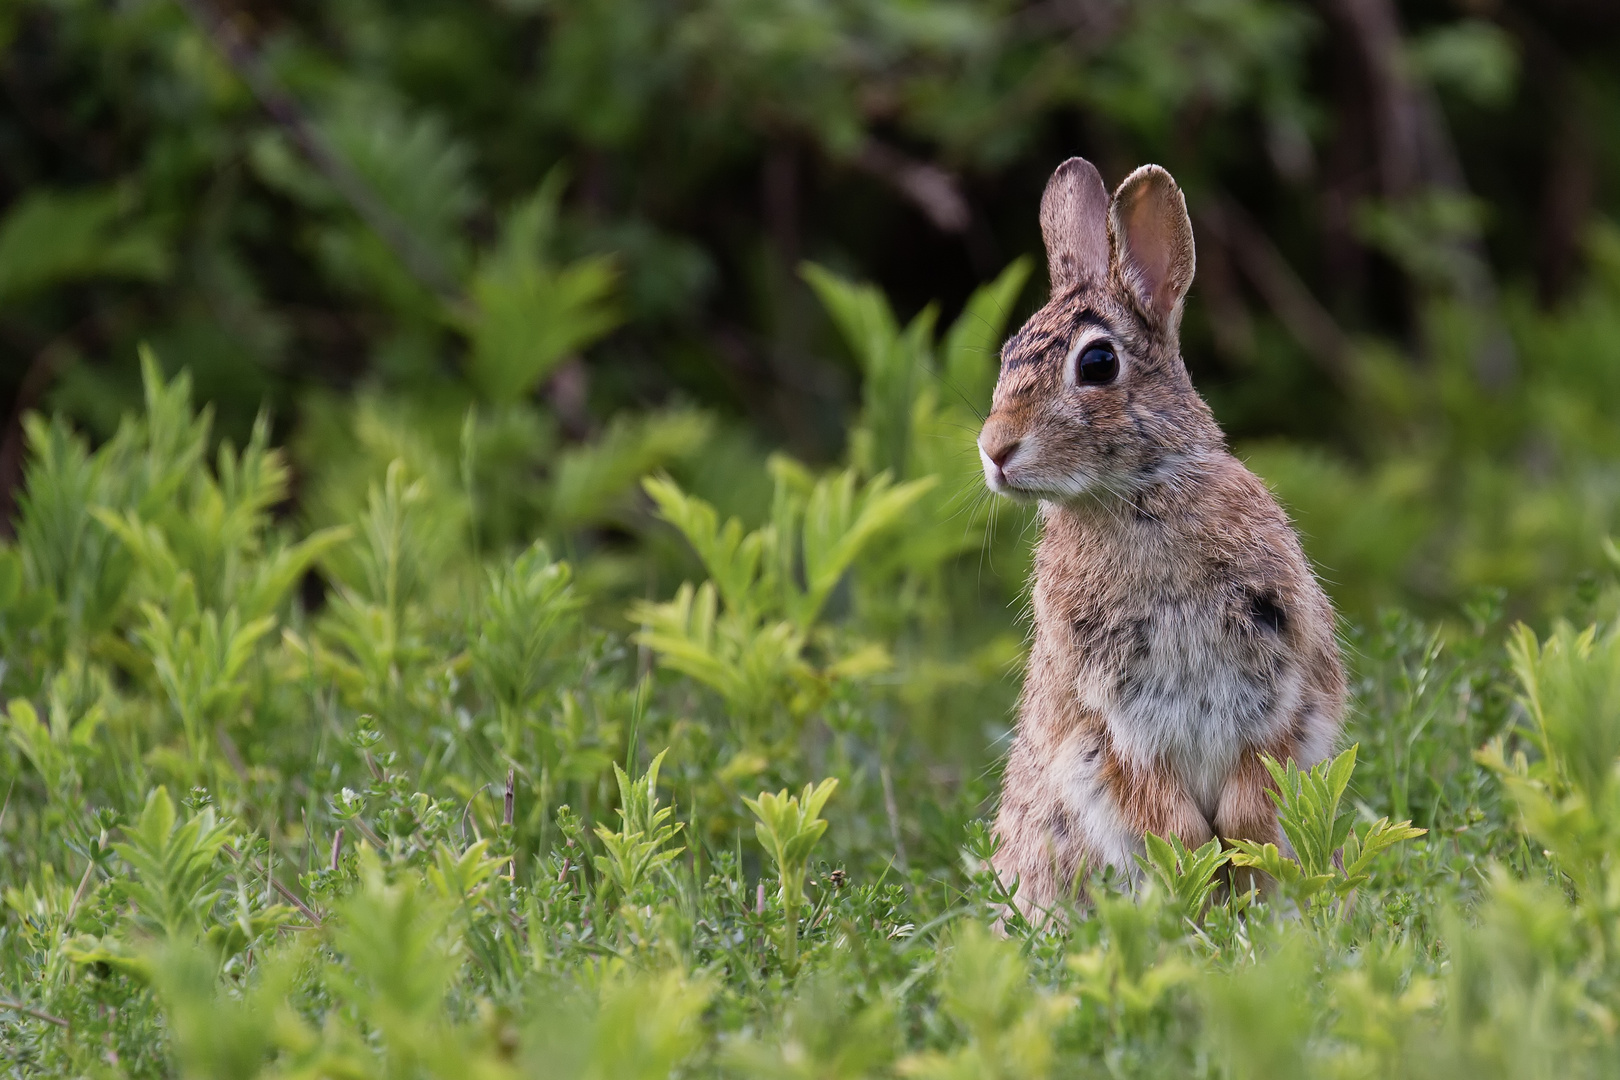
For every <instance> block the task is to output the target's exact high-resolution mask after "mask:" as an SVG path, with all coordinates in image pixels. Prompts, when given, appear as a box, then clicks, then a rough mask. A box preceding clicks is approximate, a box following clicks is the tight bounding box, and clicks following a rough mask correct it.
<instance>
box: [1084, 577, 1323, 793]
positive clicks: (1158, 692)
mask: <svg viewBox="0 0 1620 1080" xmlns="http://www.w3.org/2000/svg"><path fill="white" fill-rule="evenodd" d="M1241 631H1247V632H1246V633H1244V632H1241ZM1075 689H1076V692H1077V693H1078V694H1079V697H1080V701H1081V703H1082V704H1083V705H1085V706H1088V707H1089V708H1091V709H1093V710H1095V711H1096V712H1097V713H1098V714H1100V715H1101V716H1102V717H1103V718H1104V721H1105V722H1106V724H1107V725H1108V732H1109V737H1110V739H1111V740H1112V743H1113V746H1114V749H1115V752H1117V753H1119V754H1120V755H1121V756H1122V757H1124V758H1125V759H1126V760H1128V761H1131V762H1132V763H1134V764H1138V765H1141V766H1143V767H1149V766H1152V765H1156V764H1162V765H1164V766H1168V767H1169V769H1170V770H1171V772H1172V773H1173V774H1174V775H1176V776H1177V778H1178V779H1179V780H1180V781H1181V783H1182V785H1183V786H1184V787H1185V788H1186V790H1187V792H1188V793H1189V794H1190V795H1191V796H1192V798H1193V801H1194V802H1195V803H1197V805H1198V807H1199V808H1200V809H1201V810H1202V811H1203V812H1204V813H1205V815H1206V816H1211V817H1212V816H1213V815H1214V813H1215V809H1216V806H1217V804H1218V802H1219V799H1220V793H1221V789H1222V788H1223V787H1224V786H1225V783H1226V780H1227V778H1228V776H1229V775H1230V774H1231V772H1232V770H1233V768H1234V767H1235V765H1236V764H1237V759H1238V755H1239V754H1240V753H1241V752H1242V750H1243V749H1244V748H1245V747H1249V746H1257V745H1265V744H1266V743H1268V742H1270V741H1271V740H1272V738H1273V737H1274V736H1275V735H1276V734H1277V733H1278V732H1280V731H1281V730H1282V729H1283V726H1284V725H1285V724H1286V723H1287V718H1288V717H1289V716H1290V715H1291V714H1292V712H1293V711H1294V709H1295V707H1296V706H1297V703H1298V700H1299V696H1300V692H1301V679H1300V675H1299V671H1298V665H1297V664H1295V663H1292V662H1290V660H1289V658H1287V657H1286V656H1284V655H1282V654H1281V650H1280V642H1279V641H1277V640H1276V639H1275V637H1271V638H1265V637H1261V636H1260V634H1259V632H1256V631H1254V629H1253V628H1252V627H1241V626H1240V627H1238V628H1237V629H1236V630H1235V628H1234V625H1233V619H1232V618H1231V617H1230V616H1229V615H1228V614H1227V613H1226V612H1225V611H1224V610H1222V609H1220V608H1218V607H1211V606H1210V605H1209V604H1208V603H1207V602H1203V603H1198V602H1193V601H1177V600H1170V601H1166V602H1164V603H1162V604H1160V605H1158V606H1155V607H1153V608H1151V609H1150V610H1148V611H1147V612H1145V613H1144V614H1143V615H1142V616H1141V617H1140V618H1138V619H1136V620H1134V622H1133V623H1132V626H1131V633H1130V634H1129V640H1128V643H1127V645H1126V647H1125V648H1123V649H1120V650H1118V651H1117V652H1114V653H1113V655H1101V656H1091V657H1088V656H1082V657H1081V658H1080V674H1079V679H1078V680H1077V686H1076V688H1075Z"/></svg>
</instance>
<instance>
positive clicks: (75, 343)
mask: <svg viewBox="0 0 1620 1080" xmlns="http://www.w3.org/2000/svg"><path fill="white" fill-rule="evenodd" d="M1609 7H1610V5H1604V4H1598V3H1585V2H1583V0H1559V2H1557V3H1552V2H1548V3H1538V4H1531V3H1516V2H1513V0H1499V2H1494V3H1470V4H1458V5H1445V4H1425V3H1417V2H1402V3H1396V2H1395V0H1321V2H1313V3H1306V2H1303V0H1142V2H1141V3H1135V4H1131V5H1120V4H1113V3H1107V2H1102V0H1073V2H1066V3H1029V4H1023V3H1013V2H1008V0H873V2H870V3H843V2H838V3H825V4H804V3H797V2H794V0H746V2H741V0H693V2H691V3H683V4H655V3H626V2H624V0H544V2H536V0H490V2H488V3H480V4H471V3H466V2H465V0H409V2H401V3H388V4H382V3H375V2H373V0H341V2H333V3H329V4H320V5H310V4H304V3H301V2H294V3H287V4H280V5H265V4H259V3H252V2H245V3H229V4H227V3H223V2H215V0H183V2H179V3H176V2H173V0H120V2H118V3H84V2H81V0H19V2H18V3H16V4H12V5H0V101H3V107H0V390H3V392H4V393H5V394H6V395H7V396H8V400H9V401H10V407H9V408H8V409H7V410H6V412H5V415H4V417H0V419H3V420H4V426H3V427H0V534H3V537H0V728H3V729H4V736H5V737H4V738H3V739H0V787H3V788H4V792H3V794H0V898H3V901H4V907H3V912H0V1068H3V1071H4V1073H5V1075H8V1076H17V1077H36V1076H64V1077H109V1078H110V1077H143V1078H144V1077H181V1078H198V1080H201V1078H209V1080H230V1078H238V1077H240V1078H247V1077H267V1078H268V1077H287V1078H292V1077H307V1078H311V1080H313V1078H327V1077H330V1078H338V1077H343V1078H360V1077H389V1078H393V1077H399V1078H405V1077H411V1078H418V1077H445V1078H458V1080H459V1078H468V1077H489V1078H504V1077H527V1076H532V1077H545V1078H560V1080H567V1078H576V1077H577V1078H581V1080H584V1078H590V1080H642V1078H645V1080H663V1078H669V1077H682V1078H684V1077H711V1076H712V1077H724V1078H738V1080H742V1078H753V1077H759V1078H772V1077H774V1078H783V1080H787V1078H800V1080H812V1078H814V1080H835V1078H848V1080H855V1078H866V1077H871V1078H912V1077H919V1078H934V1077H938V1078H941V1080H944V1078H961V1080H968V1078H991V1077H1008V1078H1013V1077H1016V1078H1019V1080H1039V1078H1042V1077H1071V1076H1087V1077H1090V1076H1095V1077H1143V1078H1149V1077H1152V1078H1159V1077H1167V1076H1177V1077H1179V1076H1189V1077H1209V1078H1231V1080H1248V1078H1254V1080H1261V1078H1277V1080H1284V1078H1287V1080H1293V1078H1297V1077H1303V1076H1313V1077H1315V1076H1322V1077H1343V1078H1352V1077H1356V1078H1360V1077H1367V1078H1371V1077H1378V1078H1381V1080H1382V1078H1399V1077H1406V1076H1411V1077H1418V1078H1422V1080H1446V1078H1450V1077H1458V1078H1466V1080H1491V1078H1497V1077H1501V1078H1526V1080H1528V1078H1541V1077H1548V1076H1557V1077H1560V1078H1563V1080H1577V1078H1584V1077H1594V1078H1595V1077H1609V1076H1614V1075H1620V773H1617V768H1616V765H1617V761H1620V546H1617V543H1616V541H1615V539H1614V538H1615V537H1616V536H1620V464H1617V462H1620V425H1617V424H1616V423H1615V421H1614V418H1615V417H1616V416H1620V359H1617V358H1620V229H1617V228H1616V226H1615V224H1614V222H1615V221H1616V220H1620V201H1617V199H1616V195H1615V193H1616V192H1617V191H1620V185H1617V184H1616V178H1617V177H1620V161H1616V160H1615V159H1614V157H1613V153H1612V150H1611V149H1610V148H1611V147H1612V145H1613V144H1614V141H1613V140H1612V139H1611V138H1609V137H1608V135H1609V132H1610V131H1612V129H1613V124H1614V118H1615V117H1620V90H1617V89H1616V85H1615V82H1614V79H1613V77H1612V72H1613V71H1614V70H1616V68H1615V63H1616V62H1617V61H1616V56H1617V52H1616V42H1620V24H1617V23H1616V22H1615V19H1614V16H1613V15H1612V14H1611V13H1610V12H1609ZM1392 132H1393V133H1396V134H1399V135H1401V138H1395V137H1393V136H1392V135H1391V134H1390V133H1392ZM1403 140H1404V141H1403ZM1072 153H1083V154H1086V155H1087V156H1088V157H1090V158H1092V159H1093V160H1095V161H1096V162H1098V164H1099V166H1100V167H1101V168H1102V170H1103V172H1104V175H1105V176H1107V177H1108V179H1109V180H1111V181H1117V180H1118V179H1119V178H1120V177H1122V176H1123V175H1124V174H1125V173H1126V172H1127V171H1129V169H1130V168H1133V167H1134V166H1135V165H1137V164H1140V163H1141V162H1144V161H1155V162H1160V163H1162V164H1164V165H1166V166H1167V167H1168V168H1170V169H1171V171H1172V172H1174V174H1175V175H1176V176H1177V178H1178V180H1179V181H1180V182H1181V184H1182V185H1183V187H1184V188H1185V190H1186V192H1187V196H1188V200H1189V205H1190V206H1191V209H1192V214H1193V220H1194V227H1195V232H1196V234H1197V242H1198V260H1199V269H1198V277H1197V279H1196V281H1195V284H1194V287H1193V292H1192V294H1191V298H1190V301H1189V308H1188V313H1187V319H1186V322H1185V326H1184V345H1185V349H1184V351H1185V355H1186V358H1187V362H1188V365H1189V370H1190V372H1191V374H1192V376H1193V379H1194V381H1195V383H1196V384H1197V385H1198V387H1199V388H1200V390H1201V391H1202V392H1203V393H1204V394H1205V395H1206V397H1207V398H1208V399H1209V401H1210V402H1211V405H1212V407H1213V409H1214V411H1215V413H1216V415H1217V416H1218V418H1219V419H1220V421H1221V422H1222V424H1223V425H1224V427H1225V429H1226V430H1227V431H1228V432H1229V433H1230V435H1231V437H1232V442H1233V447H1234V449H1235V451H1236V452H1237V453H1238V454H1239V456H1241V457H1242V458H1243V459H1244V460H1245V461H1246V462H1248V463H1249V465H1250V466H1251V467H1252V468H1253V469H1254V470H1255V471H1256V472H1257V473H1258V474H1259V475H1260V476H1261V477H1262V478H1263V479H1264V480H1265V481H1266V482H1267V483H1268V484H1269V485H1271V486H1272V488H1273V489H1274V490H1275V491H1276V492H1277V494H1278V497H1279V499H1280V500H1281V502H1282V503H1283V504H1284V505H1285V506H1286V507H1287V508H1288V510H1289V512H1290V514H1291V515H1292V517H1293V519H1294V521H1295V522H1296V524H1297V525H1298V527H1299V529H1300V531H1301V533H1302V536H1303V539H1304V542H1305V546H1306V549H1307V552H1308V554H1309V555H1310V556H1311V558H1312V560H1313V562H1314V564H1315V565H1316V567H1317V568H1318V570H1319V572H1320V574H1321V576H1322V579H1323V582H1324V585H1325V586H1326V588H1327V590H1328V591H1329V593H1330V594H1331V595H1332V597H1333V599H1334V601H1335V603H1336V604H1337V606H1338V609H1339V613H1340V620H1341V621H1340V637H1341V642H1342V647H1343V650H1344V656H1345V659H1346V663H1347V666H1348V668H1349V670H1350V673H1351V686H1352V701H1351V707H1350V712H1349V717H1348V720H1347V723H1346V729H1345V732H1344V736H1343V739H1342V741H1341V745H1340V747H1339V751H1340V752H1339V753H1338V754H1337V756H1336V757H1335V758H1334V759H1333V760H1332V761H1330V762H1326V763H1324V764H1323V765H1322V766H1320V767H1318V768H1317V769H1315V770H1312V771H1311V772H1310V773H1309V774H1306V775H1300V774H1299V773H1298V772H1297V771H1292V772H1290V771H1288V770H1281V771H1279V773H1278V774H1277V777H1276V781H1277V788H1278V792H1277V798H1278V801H1279V805H1280V811H1281V815H1282V821H1283V824H1284V828H1285V830H1286V832H1287V835H1288V837H1289V839H1290V841H1291V843H1292V847H1293V849H1294V851H1295V852H1296V853H1297V858H1287V857H1284V856H1282V855H1280V854H1279V853H1278V852H1277V851H1275V850H1269V851H1268V850H1264V849H1258V848H1255V849H1248V850H1237V849H1233V850H1221V849H1220V848H1218V847H1216V846H1210V847H1206V848H1202V849H1199V850H1196V851H1188V850H1186V849H1185V848H1183V847H1180V846H1179V845H1177V844H1175V843H1172V842H1168V841H1161V840H1158V839H1157V838H1154V839H1151V840H1150V841H1149V842H1148V843H1147V844H1146V847H1145V850H1144V854H1143V857H1142V864H1141V868H1140V869H1141V880H1140V883H1139V884H1137V885H1136V886H1135V887H1131V886H1130V885H1129V884H1128V883H1126V882H1124V881H1121V880H1118V879H1116V878H1115V877H1111V876H1108V875H1099V876H1097V877H1095V878H1093V879H1092V880H1091V881H1090V882H1089V883H1088V890H1087V895H1086V896H1085V897H1080V896H1078V895H1077V896H1076V897H1075V900H1074V902H1073V903H1072V904H1071V905H1069V906H1068V907H1067V908H1066V910H1065V911H1063V912H1062V913H1061V917H1060V918H1057V919H1054V920H1051V921H1048V922H1043V923H1041V924H1040V925H1031V924H1029V923H1027V922H1024V921H1021V920H1018V919H1016V918H1014V919H1011V920H1010V921H1006V922H999V921H998V920H999V919H1000V916H1001V915H1002V913H1004V912H1005V910H1006V909H1005V906H1004V902H1005V900H1006V898H1007V888H1008V886H1009V885H1010V884H1011V883H1008V882H1003V881H999V880H997V879H996V878H995V876H994V875H993V874H991V873H989V872H988V871H987V869H986V866H987V861H988V859H989V857H990V856H991V855H992V854H993V852H994V845H995V839H994V837H993V835H992V834H991V832H990V829H989V826H988V822H989V820H990V817H991V815H992V813H993V810H994V805H995V804H994V800H995V796H996V792H997V790H998V787H999V782H1000V781H999V771H998V770H999V765H1000V761H1001V758H1002V755H1003V753H1004V751H1005V748H1006V745H1007V740H1008V737H1009V732H1010V726H1011V722H1012V717H1013V708H1014V703H1015V700H1016V696H1017V692H1018V686H1019V680H1020V676H1021V668H1022V664H1023V661H1024V656H1025V651H1026V645H1027V636H1028V630H1029V627H1028V625H1027V620H1026V610H1025V609H1026V604H1027V600H1028V585H1029V581H1028V579H1029V571H1030V548H1031V544H1032V543H1033V541H1034V539H1035V537H1036V535H1037V530H1038V522H1037V521H1036V520H1035V517H1034V515H1033V514H1032V513H1031V511H1030V510H1029V509H1028V508H1023V507H1020V506H1018V505H1015V504H1013V503H1011V502H1008V501H1004V500H998V499H996V498H993V497H992V496H991V495H990V494H989V493H988V492H987V491H986V490H985V488H984V483H983V479H982V476H981V474H980V471H979V462H978V457H977V453H976V450H975V446H974V438H975V436H976V434H977V431H978V428H979V425H980V423H981V421H982V417H983V413H984V411H985V409H986V407H987V404H988V401H989V397H990V392H991V388H992V386H993V384H994V381H995V378H996V373H997V363H998V361H997V353H998V349H999V347H1000V344H1001V342H1002V340H1003V339H1004V338H1005V336H1006V335H1007V334H1008V333H1009V332H1010V331H1011V330H1013V329H1015V328H1016V326H1017V324H1018V323H1019V321H1020V320H1021V319H1022V318H1024V317H1025V316H1027V314H1028V313H1029V312H1030V311H1031V310H1033V309H1034V307H1035V306H1037V305H1039V304H1040V303H1041V302H1042V301H1043V300H1044V298H1045V294H1046V282H1045V280H1044V274H1043V271H1042V269H1041V268H1040V265H1039V262H1038V260H1037V258H1036V256H1037V254H1038V245H1039V239H1038V235H1037V229H1036V208H1037V205H1038V200H1039V195H1040V190H1041V187H1040V185H1041V184H1042V183H1043V182H1044V180H1045V178H1046V176H1047V175H1048V174H1049V173H1050V171H1051V168H1052V167H1053V165H1055V164H1056V163H1057V162H1058V161H1061V160H1062V159H1063V158H1065V157H1067V156H1069V155H1070V154H1072ZM1236 863H1243V864H1246V865H1249V866H1258V867H1260V868H1261V869H1263V870H1264V871H1265V872H1266V873H1267V875H1268V876H1269V877H1270V878H1271V879H1272V880H1273V881H1274V882H1275V885H1274V888H1273V889H1272V890H1271V891H1269V892H1266V893H1264V894H1260V893H1255V892H1247V891H1242V890H1237V891H1233V890H1231V889H1228V888H1225V887H1224V882H1226V881H1227V880H1228V878H1229V876H1230V874H1231V871H1232V869H1233V866H1234V864H1236Z"/></svg>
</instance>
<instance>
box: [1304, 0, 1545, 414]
mask: <svg viewBox="0 0 1620 1080" xmlns="http://www.w3.org/2000/svg"><path fill="white" fill-rule="evenodd" d="M1326 2H1327V4H1328V6H1329V8H1330V9H1331V10H1332V12H1333V13H1334V14H1336V15H1337V16H1338V19H1339V21H1340V23H1341V24H1342V25H1343V26H1344V27H1345V28H1346V29H1347V30H1349V32H1350V37H1351V40H1352V42H1353V43H1354V45H1355V46H1356V49H1357V51H1358V52H1359V54H1360V57H1361V61H1362V64H1363V66H1364V68H1365V70H1366V74H1367V79H1368V84H1369V86H1370V89H1371V96H1372V113H1373V115H1372V120H1373V123H1372V135H1373V141H1374V144H1375V148H1376V151H1377V162H1378V176H1379V183H1380V187H1381V188H1382V190H1383V194H1384V197H1385V198H1386V199H1388V200H1389V201H1391V202H1394V203H1399V202H1402V201H1405V200H1409V199H1411V198H1412V197H1413V196H1415V195H1418V194H1421V193H1422V192H1423V191H1425V190H1434V191H1440V192H1445V193H1449V194H1453V195H1459V196H1466V195H1467V194H1468V193H1469V192H1468V183H1467V180H1466V178H1465V177H1464V175H1463V170H1462V164H1461V161H1460V159H1459V158H1458V156H1457V148H1456V146H1455V144H1454V143H1453V142H1452V139H1451V132H1450V130H1449V129H1448V128H1447V127H1446V121H1445V115H1444V114H1443V113H1442V112H1441V110H1440V102H1439V101H1438V99H1436V97H1435V96H1434V92H1433V91H1432V90H1431V89H1430V88H1429V87H1428V86H1426V85H1424V84H1423V83H1422V82H1420V81H1418V80H1417V79H1414V78H1413V77H1412V73H1411V71H1410V68H1409V66H1408V65H1407V63H1406V61H1405V51H1406V50H1405V43H1404V40H1403V38H1402V36H1401V26H1400V17H1399V14H1398V13H1397V12H1396V10H1395V4H1394V0H1326ZM1445 246H1446V248H1447V249H1448V252H1447V253H1448V255H1449V256H1450V260H1449V261H1450V263H1451V265H1452V266H1453V267H1454V268H1455V272H1454V275H1453V276H1454V280H1453V282H1452V287H1453V288H1454V290H1455V292H1456V295H1457V297H1458V299H1460V300H1462V302H1463V303H1465V304H1467V305H1468V306H1469V307H1471V308H1473V309H1474V310H1475V311H1476V312H1477V313H1478V316H1479V318H1480V319H1481V320H1482V327H1481V339H1480V346H1479V348H1478V349H1477V350H1476V352H1475V357H1474V367H1475V373H1476V374H1477V376H1478V377H1479V380H1480V382H1481V383H1482V384H1483V385H1485V386H1487V387H1497V386H1501V385H1503V384H1504V383H1506V382H1507V381H1508V380H1510V379H1511V378H1512V377H1513V373H1514V369H1515V367H1516V366H1517V365H1516V361H1515V359H1514V355H1513V343H1512V340H1511V339H1510V338H1509V337H1508V333H1507V328H1506V327H1505V326H1504V325H1503V323H1502V320H1501V316H1500V314H1499V296H1498V293H1497V288H1496V278H1495V275H1494V274H1493V273H1492V271H1491V265H1490V261H1489V259H1488V258H1487V257H1486V254H1485V246H1484V244H1483V243H1482V242H1481V240H1480V238H1479V236H1478V235H1472V234H1471V235H1464V236H1458V237H1455V238H1452V239H1449V240H1447V241H1445Z"/></svg>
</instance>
